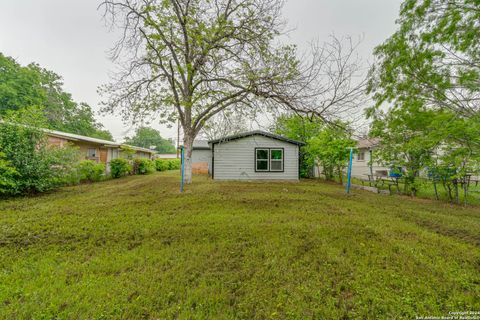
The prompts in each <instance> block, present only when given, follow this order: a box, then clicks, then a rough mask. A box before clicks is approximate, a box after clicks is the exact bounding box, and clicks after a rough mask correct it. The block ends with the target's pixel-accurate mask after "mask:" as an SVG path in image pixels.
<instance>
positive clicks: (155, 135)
mask: <svg viewBox="0 0 480 320" xmlns="http://www.w3.org/2000/svg"><path fill="white" fill-rule="evenodd" d="M125 143H126V144H130V145H132V146H137V147H142V148H147V149H150V148H151V147H154V148H155V151H157V152H158V153H175V151H176V149H175V146H174V145H173V144H172V142H171V141H169V140H167V139H164V138H162V136H161V135H160V132H159V131H158V130H155V129H153V128H148V127H139V128H137V130H136V131H135V135H134V136H133V137H131V138H129V137H126V138H125Z"/></svg>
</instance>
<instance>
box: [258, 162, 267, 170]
mask: <svg viewBox="0 0 480 320" xmlns="http://www.w3.org/2000/svg"><path fill="white" fill-rule="evenodd" d="M257 170H268V161H266V160H257Z"/></svg>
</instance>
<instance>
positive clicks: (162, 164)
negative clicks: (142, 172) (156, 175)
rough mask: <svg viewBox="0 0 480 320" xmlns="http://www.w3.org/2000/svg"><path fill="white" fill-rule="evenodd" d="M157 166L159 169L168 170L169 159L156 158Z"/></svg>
mask: <svg viewBox="0 0 480 320" xmlns="http://www.w3.org/2000/svg"><path fill="white" fill-rule="evenodd" d="M155 167H156V168H157V171H167V170H168V167H169V166H168V160H163V159H157V160H155Z"/></svg>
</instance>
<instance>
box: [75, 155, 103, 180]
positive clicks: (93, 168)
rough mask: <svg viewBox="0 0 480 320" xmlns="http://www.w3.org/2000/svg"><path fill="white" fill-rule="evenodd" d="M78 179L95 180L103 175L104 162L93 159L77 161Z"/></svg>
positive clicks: (100, 178)
mask: <svg viewBox="0 0 480 320" xmlns="http://www.w3.org/2000/svg"><path fill="white" fill-rule="evenodd" d="M77 170H78V174H79V175H80V181H88V182H97V181H100V180H102V179H103V178H104V177H105V164H103V163H97V162H95V161H93V160H82V161H80V162H79V163H78V167H77Z"/></svg>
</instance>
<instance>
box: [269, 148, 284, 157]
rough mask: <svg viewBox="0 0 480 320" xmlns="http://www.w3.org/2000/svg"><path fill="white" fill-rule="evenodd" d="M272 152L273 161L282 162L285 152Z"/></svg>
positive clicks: (273, 150)
mask: <svg viewBox="0 0 480 320" xmlns="http://www.w3.org/2000/svg"><path fill="white" fill-rule="evenodd" d="M270 152H271V153H272V160H282V159H283V150H278V149H276V150H275V149H272V150H271V151H270Z"/></svg>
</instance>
